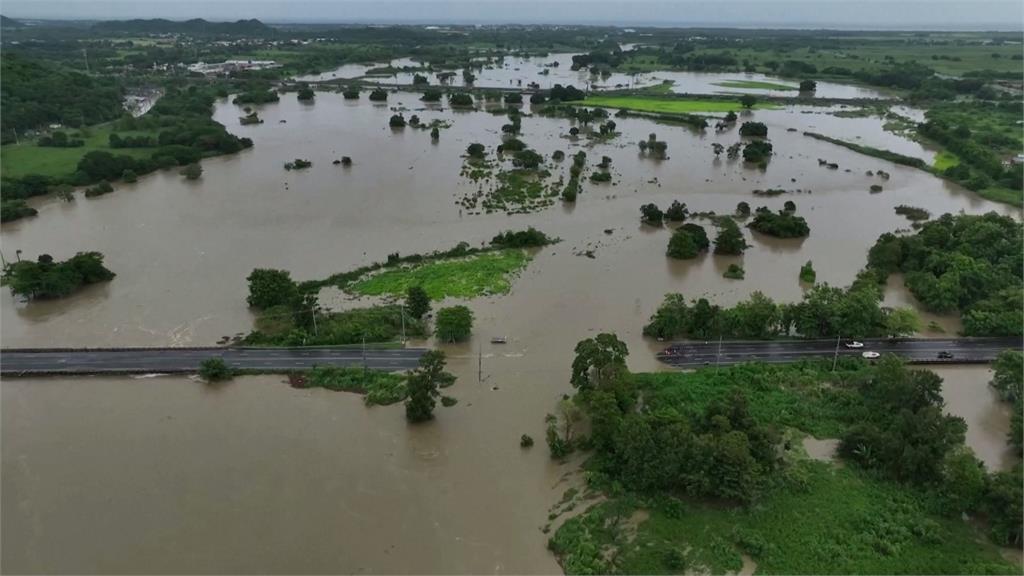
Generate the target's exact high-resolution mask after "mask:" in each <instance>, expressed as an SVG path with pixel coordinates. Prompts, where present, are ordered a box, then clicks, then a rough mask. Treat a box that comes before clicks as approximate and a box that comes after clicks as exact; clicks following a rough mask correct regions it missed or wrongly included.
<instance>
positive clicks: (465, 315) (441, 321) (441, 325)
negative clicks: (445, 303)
mask: <svg viewBox="0 0 1024 576" xmlns="http://www.w3.org/2000/svg"><path fill="white" fill-rule="evenodd" d="M472 331H473V312H472V311H471V310H470V309H469V308H467V307H465V306H451V307H448V308H441V309H440V310H438V311H437V317H436V319H435V320H434V334H435V335H436V336H437V338H438V339H439V340H442V341H444V342H461V341H463V340H466V339H468V338H469V336H470V334H471V333H472Z"/></svg>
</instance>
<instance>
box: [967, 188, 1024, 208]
mask: <svg viewBox="0 0 1024 576" xmlns="http://www.w3.org/2000/svg"><path fill="white" fill-rule="evenodd" d="M976 192H977V193H978V195H979V196H981V197H982V198H984V199H986V200H992V201H993V202H1003V203H1005V204H1009V205H1011V206H1017V207H1020V206H1024V192H1021V191H1020V190H1014V189H1013V188H1006V187H1003V186H991V187H989V188H982V189H981V190H977V191H976Z"/></svg>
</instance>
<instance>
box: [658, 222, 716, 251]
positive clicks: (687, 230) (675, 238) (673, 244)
mask: <svg viewBox="0 0 1024 576" xmlns="http://www.w3.org/2000/svg"><path fill="white" fill-rule="evenodd" d="M710 246H711V243H710V242H709V241H708V235H707V232H705V231H704V227H703V226H700V225H698V224H693V223H686V224H683V225H682V226H680V227H679V228H676V229H675V231H673V232H672V237H671V238H669V241H668V249H667V250H666V252H665V255H666V256H668V257H669V258H676V259H679V260H687V259H690V258H696V257H697V255H698V254H700V253H702V252H707V250H708V248H709V247H710Z"/></svg>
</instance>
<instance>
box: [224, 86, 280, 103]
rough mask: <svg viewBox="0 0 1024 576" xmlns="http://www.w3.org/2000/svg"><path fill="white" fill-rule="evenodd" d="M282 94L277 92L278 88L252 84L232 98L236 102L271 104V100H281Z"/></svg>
mask: <svg viewBox="0 0 1024 576" xmlns="http://www.w3.org/2000/svg"><path fill="white" fill-rule="evenodd" d="M280 99H281V98H280V96H278V94H277V90H273V89H271V88H270V87H269V86H267V85H258V86H250V87H249V88H248V89H246V90H245V91H243V92H240V93H239V94H238V96H235V99H234V100H232V102H233V103H234V104H239V105H241V104H269V103H271V102H277V101H278V100H280Z"/></svg>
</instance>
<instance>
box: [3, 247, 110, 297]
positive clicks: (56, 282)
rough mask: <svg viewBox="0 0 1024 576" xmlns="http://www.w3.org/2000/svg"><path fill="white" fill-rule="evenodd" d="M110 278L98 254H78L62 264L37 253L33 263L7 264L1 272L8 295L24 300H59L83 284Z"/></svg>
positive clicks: (21, 261)
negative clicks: (15, 295) (9, 291)
mask: <svg viewBox="0 0 1024 576" xmlns="http://www.w3.org/2000/svg"><path fill="white" fill-rule="evenodd" d="M113 277H114V273H113V272H111V271H110V270H108V269H107V268H106V267H105V266H104V265H103V255H102V254H100V253H99V252H79V253H77V254H75V255H74V256H72V257H71V258H69V259H67V260H64V261H63V262H56V261H54V259H53V257H52V256H50V255H49V254H40V255H39V257H38V258H37V259H36V261H35V262H33V261H31V260H19V261H17V262H11V263H9V264H7V266H6V267H5V268H4V271H3V279H4V283H5V284H7V286H8V287H9V288H10V289H11V292H12V293H14V294H18V295H21V296H25V297H26V298H61V297H63V296H67V295H69V294H71V293H72V292H74V291H75V290H77V289H78V288H80V287H82V286H84V285H86V284H95V283H97V282H106V281H108V280H110V279H112V278H113Z"/></svg>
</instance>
